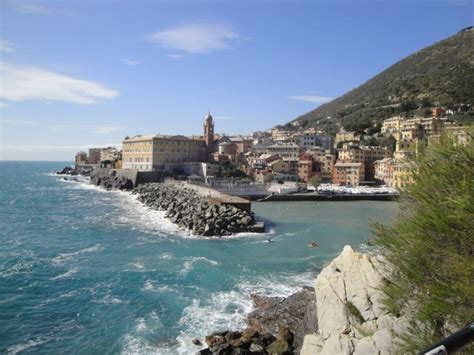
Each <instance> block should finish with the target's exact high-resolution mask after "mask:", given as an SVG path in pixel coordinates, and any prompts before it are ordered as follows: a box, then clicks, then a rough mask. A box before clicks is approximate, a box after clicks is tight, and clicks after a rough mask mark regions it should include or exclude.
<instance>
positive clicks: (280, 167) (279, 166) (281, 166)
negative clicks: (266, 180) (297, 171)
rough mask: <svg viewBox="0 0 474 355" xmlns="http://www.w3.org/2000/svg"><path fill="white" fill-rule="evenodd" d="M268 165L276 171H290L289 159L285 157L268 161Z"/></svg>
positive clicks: (283, 172)
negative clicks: (284, 158) (286, 159)
mask: <svg viewBox="0 0 474 355" xmlns="http://www.w3.org/2000/svg"><path fill="white" fill-rule="evenodd" d="M267 167H268V169H270V170H271V171H273V172H274V173H282V174H285V173H289V172H290V164H288V161H285V160H283V159H278V160H274V161H272V162H270V163H268V164H267Z"/></svg>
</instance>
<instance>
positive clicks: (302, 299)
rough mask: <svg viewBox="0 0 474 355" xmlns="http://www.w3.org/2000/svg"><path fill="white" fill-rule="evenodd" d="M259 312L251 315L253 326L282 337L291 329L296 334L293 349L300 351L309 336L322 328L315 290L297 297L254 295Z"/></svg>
mask: <svg viewBox="0 0 474 355" xmlns="http://www.w3.org/2000/svg"><path fill="white" fill-rule="evenodd" d="M251 298H252V300H253V302H254V306H255V310H254V311H252V312H251V313H250V314H249V315H248V316H247V324H248V325H249V327H251V328H253V329H256V330H258V331H259V332H261V333H271V334H278V332H279V330H280V329H284V328H286V329H289V330H291V332H292V333H293V334H294V342H293V347H294V348H295V349H296V350H299V349H300V347H301V346H302V344H303V338H304V336H305V334H308V333H312V332H316V331H317V329H318V323H317V315H316V298H315V294H314V288H312V287H304V288H303V289H302V290H301V291H298V292H296V293H294V294H293V295H291V296H289V297H286V298H280V297H262V296H258V295H251Z"/></svg>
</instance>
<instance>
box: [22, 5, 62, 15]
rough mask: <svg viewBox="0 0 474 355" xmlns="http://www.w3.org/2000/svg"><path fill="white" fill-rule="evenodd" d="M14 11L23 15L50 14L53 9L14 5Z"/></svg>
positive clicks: (42, 6)
mask: <svg viewBox="0 0 474 355" xmlns="http://www.w3.org/2000/svg"><path fill="white" fill-rule="evenodd" d="M15 10H17V11H18V12H21V13H24V14H50V13H52V12H53V9H52V8H50V7H47V6H44V5H38V4H28V3H17V4H15Z"/></svg>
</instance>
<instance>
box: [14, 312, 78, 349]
mask: <svg viewBox="0 0 474 355" xmlns="http://www.w3.org/2000/svg"><path fill="white" fill-rule="evenodd" d="M82 328H83V326H82V325H80V324H77V322H76V321H75V320H71V321H67V322H65V323H62V324H60V325H58V326H56V327H54V328H53V329H52V330H50V331H49V332H48V333H46V334H45V335H41V336H38V337H36V338H34V339H29V340H27V341H25V342H22V343H19V344H15V345H12V346H10V347H8V348H7V353H8V354H11V355H15V354H18V353H21V352H23V351H26V350H29V349H32V348H35V347H38V346H40V345H43V344H46V343H48V342H50V341H56V340H59V339H61V334H62V333H64V332H67V331H71V330H76V329H82Z"/></svg>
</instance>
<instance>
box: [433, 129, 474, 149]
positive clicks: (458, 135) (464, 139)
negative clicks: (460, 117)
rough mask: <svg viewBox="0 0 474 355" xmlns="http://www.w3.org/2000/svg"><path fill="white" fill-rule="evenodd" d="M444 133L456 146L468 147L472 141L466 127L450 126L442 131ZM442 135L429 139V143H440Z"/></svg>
mask: <svg viewBox="0 0 474 355" xmlns="http://www.w3.org/2000/svg"><path fill="white" fill-rule="evenodd" d="M442 132H443V133H446V134H447V135H448V136H449V137H451V138H452V139H453V140H454V144H455V145H464V146H466V145H467V144H469V142H470V141H471V139H472V137H471V135H470V134H469V133H468V132H467V131H466V127H461V126H449V127H445V128H443V130H442ZM439 138H440V134H435V135H432V136H431V137H429V139H428V143H435V142H439Z"/></svg>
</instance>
